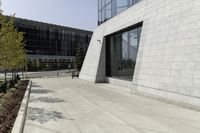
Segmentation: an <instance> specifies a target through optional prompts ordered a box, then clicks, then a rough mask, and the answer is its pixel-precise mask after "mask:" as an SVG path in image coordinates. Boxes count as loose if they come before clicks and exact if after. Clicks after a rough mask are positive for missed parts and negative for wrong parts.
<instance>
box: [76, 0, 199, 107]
mask: <svg viewBox="0 0 200 133" xmlns="http://www.w3.org/2000/svg"><path fill="white" fill-rule="evenodd" d="M138 22H143V28H142V35H141V40H140V46H139V52H138V57H137V63H136V69H135V74H134V77H133V81H132V84H133V86H134V89H135V90H136V92H137V93H140V94H145V95H151V96H154V97H156V98H163V99H165V100H173V101H176V102H177V103H183V104H187V105H191V106H194V107H200V0H142V1H141V2H139V3H137V4H136V5H134V6H132V7H131V8H129V9H127V10H126V11H124V12H122V13H121V14H119V15H117V16H115V17H114V18H112V19H111V20H109V21H107V22H106V23H104V24H102V25H101V26H99V27H98V28H97V29H96V30H95V32H94V35H93V38H92V41H91V43H90V46H89V50H88V53H87V56H86V59H85V61H84V65H83V68H82V70H81V73H80V77H81V78H83V79H87V80H90V81H95V82H98V81H99V82H101V81H104V80H103V79H104V78H105V77H106V76H105V65H103V64H104V63H105V45H106V44H105V43H104V41H103V40H104V37H105V36H106V35H109V34H111V33H114V32H116V31H119V30H121V29H124V28H127V27H130V26H132V25H134V24H137V23H138ZM98 39H100V40H102V41H101V42H100V43H98V42H97V40H98ZM99 73H100V74H101V75H100V76H98V74H99Z"/></svg>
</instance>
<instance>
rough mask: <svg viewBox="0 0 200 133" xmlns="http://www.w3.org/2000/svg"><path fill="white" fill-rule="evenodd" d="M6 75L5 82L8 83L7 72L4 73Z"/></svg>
mask: <svg viewBox="0 0 200 133" xmlns="http://www.w3.org/2000/svg"><path fill="white" fill-rule="evenodd" d="M4 75H5V79H4V80H5V82H6V81H7V72H6V71H5V72H4Z"/></svg>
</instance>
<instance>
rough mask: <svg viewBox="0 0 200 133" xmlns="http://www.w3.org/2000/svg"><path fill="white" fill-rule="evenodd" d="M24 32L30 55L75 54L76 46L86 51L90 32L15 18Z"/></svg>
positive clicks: (18, 26)
mask: <svg viewBox="0 0 200 133" xmlns="http://www.w3.org/2000/svg"><path fill="white" fill-rule="evenodd" d="M15 25H16V27H17V28H18V30H19V31H22V32H24V33H25V40H26V43H25V48H26V49H27V51H28V54H30V55H53V56H75V51H76V49H77V47H78V44H79V47H81V48H83V49H84V51H85V52H86V51H87V48H88V45H89V43H90V39H91V37H92V32H90V31H85V30H79V29H73V28H68V27H63V26H58V25H52V24H46V23H41V22H36V21H31V20H25V19H19V18H17V19H16V20H15Z"/></svg>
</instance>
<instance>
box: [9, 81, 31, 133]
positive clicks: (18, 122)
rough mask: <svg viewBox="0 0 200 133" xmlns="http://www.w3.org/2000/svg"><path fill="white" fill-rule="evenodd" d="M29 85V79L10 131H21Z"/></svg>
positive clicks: (21, 132) (18, 132)
mask: <svg viewBox="0 0 200 133" xmlns="http://www.w3.org/2000/svg"><path fill="white" fill-rule="evenodd" d="M31 85H32V81H29V84H28V86H27V89H26V92H25V94H24V98H23V100H22V103H21V107H20V109H19V112H18V115H17V118H16V120H15V123H14V126H13V129H12V133H23V130H24V124H25V119H26V113H27V108H28V102H29V96H30V90H31Z"/></svg>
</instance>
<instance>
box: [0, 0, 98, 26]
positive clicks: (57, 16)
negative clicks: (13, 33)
mask: <svg viewBox="0 0 200 133" xmlns="http://www.w3.org/2000/svg"><path fill="white" fill-rule="evenodd" d="M1 1H2V7H1V8H2V10H3V14H4V15H12V14H14V13H15V14H16V15H15V16H16V17H20V18H26V19H30V20H36V21H41V22H47V23H52V24H57V25H62V26H68V27H74V28H80V29H85V30H94V28H96V27H97V0H1Z"/></svg>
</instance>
